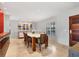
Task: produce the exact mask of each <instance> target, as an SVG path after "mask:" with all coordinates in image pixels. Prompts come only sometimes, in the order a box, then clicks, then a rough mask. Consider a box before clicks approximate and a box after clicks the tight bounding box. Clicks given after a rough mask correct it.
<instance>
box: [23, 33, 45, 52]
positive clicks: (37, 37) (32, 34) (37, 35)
mask: <svg viewBox="0 0 79 59" xmlns="http://www.w3.org/2000/svg"><path fill="white" fill-rule="evenodd" d="M25 33H27V35H28V36H29V37H31V38H32V50H33V51H36V40H37V41H38V39H39V38H40V34H45V33H32V32H25Z"/></svg>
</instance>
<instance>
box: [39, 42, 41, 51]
mask: <svg viewBox="0 0 79 59" xmlns="http://www.w3.org/2000/svg"><path fill="white" fill-rule="evenodd" d="M39 50H40V51H41V44H40V43H39Z"/></svg>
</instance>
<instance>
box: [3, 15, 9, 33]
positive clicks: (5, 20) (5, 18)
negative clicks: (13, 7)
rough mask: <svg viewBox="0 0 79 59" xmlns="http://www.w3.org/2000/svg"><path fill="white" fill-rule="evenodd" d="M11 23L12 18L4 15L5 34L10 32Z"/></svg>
mask: <svg viewBox="0 0 79 59" xmlns="http://www.w3.org/2000/svg"><path fill="white" fill-rule="evenodd" d="M9 22H10V16H9V15H7V14H4V32H9Z"/></svg>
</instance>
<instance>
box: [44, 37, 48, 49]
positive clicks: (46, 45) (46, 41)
mask: <svg viewBox="0 0 79 59" xmlns="http://www.w3.org/2000/svg"><path fill="white" fill-rule="evenodd" d="M47 47H48V37H46V39H45V48H47Z"/></svg>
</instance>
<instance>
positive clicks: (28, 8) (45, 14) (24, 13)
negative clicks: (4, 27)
mask: <svg viewBox="0 0 79 59" xmlns="http://www.w3.org/2000/svg"><path fill="white" fill-rule="evenodd" d="M1 4H2V5H3V7H4V8H3V9H4V11H6V12H8V13H9V14H10V15H11V19H13V20H28V21H39V20H43V19H46V18H49V17H51V16H55V15H56V14H58V13H60V12H62V11H68V10H70V9H72V8H75V7H78V6H79V3H78V2H75V3H74V2H73V3H71V2H69V3H67V2H4V3H1Z"/></svg>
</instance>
